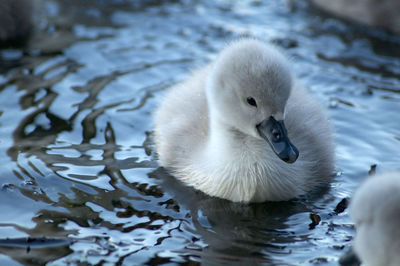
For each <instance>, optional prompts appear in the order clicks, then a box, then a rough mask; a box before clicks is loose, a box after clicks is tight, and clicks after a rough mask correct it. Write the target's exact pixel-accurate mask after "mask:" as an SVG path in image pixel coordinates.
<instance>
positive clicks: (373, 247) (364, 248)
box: [350, 173, 400, 266]
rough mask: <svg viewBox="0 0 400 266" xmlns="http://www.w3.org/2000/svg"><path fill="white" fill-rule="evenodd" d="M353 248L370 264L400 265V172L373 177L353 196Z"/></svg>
mask: <svg viewBox="0 0 400 266" xmlns="http://www.w3.org/2000/svg"><path fill="white" fill-rule="evenodd" d="M350 216H351V218H352V219H353V221H354V223H355V226H356V230H357V231H356V236H355V238H354V244H353V249H354V251H355V253H356V254H357V255H358V257H359V258H360V260H361V262H362V263H363V265H366V266H381V265H386V266H397V265H400V254H399V250H400V230H399V224H400V173H386V174H382V175H377V176H373V177H371V178H369V179H368V180H367V181H366V182H364V183H363V184H362V185H361V186H360V188H359V189H357V191H356V193H355V194H354V196H353V199H352V201H351V204H350Z"/></svg>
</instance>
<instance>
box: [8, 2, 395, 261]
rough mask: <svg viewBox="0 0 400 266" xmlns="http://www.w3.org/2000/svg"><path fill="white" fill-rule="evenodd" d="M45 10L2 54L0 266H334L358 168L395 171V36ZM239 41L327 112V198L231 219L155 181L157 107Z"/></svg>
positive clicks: (304, 19) (177, 13) (196, 7)
mask: <svg viewBox="0 0 400 266" xmlns="http://www.w3.org/2000/svg"><path fill="white" fill-rule="evenodd" d="M264 2H265V3H264ZM42 4H43V6H42V7H41V8H40V12H38V14H37V19H38V21H39V22H37V25H38V26H37V27H38V29H37V31H36V34H35V35H34V36H33V37H32V39H31V40H30V43H29V44H28V46H27V48H25V49H3V50H0V154H1V155H0V163H1V166H2V167H1V168H0V177H1V183H0V185H1V191H0V213H1V215H0V253H1V254H0V264H1V265H6V264H7V265H13V264H32V265H34V264H44V263H48V264H49V265H60V264H68V263H69V264H79V263H81V264H86V263H89V264H106V265H112V264H125V265H132V264H157V263H158V264H160V263H168V262H172V263H183V262H193V263H196V262H204V263H205V264H211V265H212V264H221V263H226V264H231V263H232V264H235V263H245V264H248V265H252V264H262V263H264V264H269V263H273V264H276V265H298V264H324V265H336V264H337V261H338V258H339V257H340V256H341V255H342V254H343V253H344V252H345V250H346V249H347V248H348V247H349V246H350V245H351V239H352V237H353V235H354V227H353V224H352V222H351V220H350V219H349V217H348V212H347V210H346V209H345V210H344V211H342V210H336V211H335V207H336V206H337V204H338V203H339V202H340V201H341V200H342V199H343V198H346V197H350V196H351V195H352V193H353V190H354V189H355V188H356V187H357V186H358V185H359V183H360V182H362V181H363V180H364V179H365V178H366V177H367V175H368V171H369V169H370V167H371V165H373V164H376V165H377V168H376V169H377V171H378V172H383V171H388V170H395V169H400V165H399V163H400V153H399V151H400V120H399V112H400V37H399V36H393V35H390V34H388V33H385V32H383V31H379V30H366V29H364V28H362V27H358V26H355V25H346V24H345V23H344V22H340V21H338V20H335V19H332V18H328V17H324V16H323V15H320V14H318V13H317V12H316V11H315V10H312V9H310V8H308V7H307V5H305V4H300V5H296V6H294V5H292V4H291V3H290V2H286V1H240V2H239V1H201V2H200V3H198V1H163V2H159V1H133V0H132V1H127V0H126V1H123V0H120V1H117V0H108V1H106V0H104V1H95V0H87V1H83V0H82V1H78V0H74V1H67V0H58V1H56V0H54V1H50V0H49V1H43V3H42ZM243 35H245V36H255V37H258V38H260V39H263V40H266V41H272V42H274V43H277V44H278V45H280V46H282V47H283V48H284V49H285V50H286V51H287V53H288V54H289V55H290V56H291V57H292V58H293V61H294V63H293V67H294V69H295V71H296V73H297V75H298V76H299V77H301V79H302V80H303V82H304V84H305V85H306V86H307V88H308V89H309V91H310V92H311V93H312V94H314V95H315V96H316V97H317V98H319V99H320V100H321V101H322V102H323V104H324V105H325V106H326V108H327V109H328V112H329V115H330V116H331V117H332V122H333V124H334V126H335V132H336V141H337V149H336V156H337V164H336V168H337V172H338V174H337V176H336V178H335V179H334V181H333V182H332V184H331V185H330V188H329V189H327V190H324V191H316V192H315V193H312V194H310V195H308V196H307V197H304V198H301V199H297V200H292V201H289V202H282V203H264V204H250V205H242V204H234V203H230V202H227V201H224V200H219V199H215V198H210V197H207V196H205V195H203V194H201V193H199V192H196V191H194V190H192V189H190V188H186V187H184V186H182V185H180V184H179V183H177V182H176V181H175V180H174V179H173V178H171V177H170V176H168V175H167V174H166V173H165V171H164V170H163V169H161V168H159V167H158V166H157V163H156V162H155V159H154V151H153V148H152V140H151V131H152V127H153V124H152V117H151V114H152V112H153V111H154V109H155V108H156V106H157V102H158V101H160V99H161V98H162V96H163V94H164V93H165V91H166V90H167V89H168V88H169V87H170V86H172V85H173V84H174V83H176V82H178V81H180V80H182V79H183V78H184V77H185V75H186V74H187V73H188V72H189V70H190V69H191V68H194V67H196V66H201V65H202V64H204V63H206V62H208V61H209V60H211V59H212V58H213V56H214V55H215V54H216V53H217V52H218V51H219V50H220V49H221V48H222V47H223V46H224V44H225V43H226V42H227V41H229V40H231V39H235V38H238V37H240V36H243ZM312 214H317V215H318V216H319V217H320V218H321V221H320V222H319V223H316V222H315V223H314V224H313V222H312V219H311V218H310V215H312ZM314 217H316V216H315V215H314ZM28 237H29V238H28ZM43 237H45V238H43Z"/></svg>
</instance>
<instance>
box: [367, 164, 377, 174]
mask: <svg viewBox="0 0 400 266" xmlns="http://www.w3.org/2000/svg"><path fill="white" fill-rule="evenodd" d="M375 173H376V164H373V165H371V168H370V169H369V171H368V175H374V174H375Z"/></svg>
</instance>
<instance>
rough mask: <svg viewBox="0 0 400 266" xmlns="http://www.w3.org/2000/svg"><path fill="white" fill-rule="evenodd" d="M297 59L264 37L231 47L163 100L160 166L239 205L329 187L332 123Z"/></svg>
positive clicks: (158, 116)
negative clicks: (303, 79)
mask: <svg viewBox="0 0 400 266" xmlns="http://www.w3.org/2000/svg"><path fill="white" fill-rule="evenodd" d="M291 64H292V62H291V61H289V60H288V59H287V58H286V57H285V56H284V55H283V53H282V52H281V51H280V50H279V49H278V48H277V47H275V46H273V45H270V44H267V43H264V42H262V41H260V40H256V39H240V40H237V41H234V42H232V43H230V44H229V45H227V47H226V48H225V49H224V50H223V51H222V52H221V53H220V54H219V55H218V56H217V57H216V59H215V61H214V62H212V63H210V64H209V65H208V66H206V67H204V68H201V69H199V70H196V71H194V72H192V73H191V75H190V76H189V77H188V78H187V79H186V80H184V81H183V82H181V83H179V84H177V85H176V86H174V87H173V88H171V90H170V91H169V92H168V93H167V94H166V96H165V97H164V98H163V99H162V102H161V103H160V105H159V107H158V109H157V110H156V112H155V121H154V123H155V129H154V139H155V147H156V150H157V153H158V157H159V162H160V164H161V165H162V166H164V167H165V168H166V169H168V170H169V171H170V173H171V174H172V175H174V176H175V177H176V178H178V179H179V180H181V181H182V182H184V183H186V184H188V185H190V186H192V187H194V188H196V189H198V190H201V191H203V192H204V193H206V194H208V195H211V196H215V197H220V198H224V199H228V200H231V201H234V202H263V201H281V200H289V199H291V198H294V197H297V196H299V195H302V194H305V193H307V192H308V191H310V190H311V189H313V188H315V187H316V186H319V185H323V184H327V183H328V182H329V180H330V177H331V176H332V174H333V170H334V145H333V137H332V128H331V124H330V121H329V119H328V117H327V116H326V114H325V112H324V110H323V108H321V105H320V104H319V103H318V102H317V101H315V100H314V99H313V98H312V97H311V96H310V95H309V94H308V93H307V92H306V91H305V90H304V89H303V88H302V86H300V85H299V82H298V81H297V80H296V79H295V78H294V76H293V74H292V70H291Z"/></svg>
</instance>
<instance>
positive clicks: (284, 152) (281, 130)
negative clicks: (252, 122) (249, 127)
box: [256, 116, 299, 163]
mask: <svg viewBox="0 0 400 266" xmlns="http://www.w3.org/2000/svg"><path fill="white" fill-rule="evenodd" d="M256 128H257V131H258V133H259V134H260V136H261V137H262V138H263V139H265V140H266V141H267V142H268V143H269V145H271V148H272V150H273V151H274V152H275V154H276V155H277V156H278V157H279V158H281V159H282V160H283V161H285V162H287V163H294V162H295V161H296V160H297V158H298V157H299V151H298V150H297V148H296V147H295V146H294V145H293V144H292V143H291V142H290V140H289V138H288V136H287V132H286V128H285V125H284V123H283V121H276V120H275V118H273V117H272V116H271V117H270V118H269V119H265V120H263V121H262V122H261V123H260V124H258V125H257V126H256Z"/></svg>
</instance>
